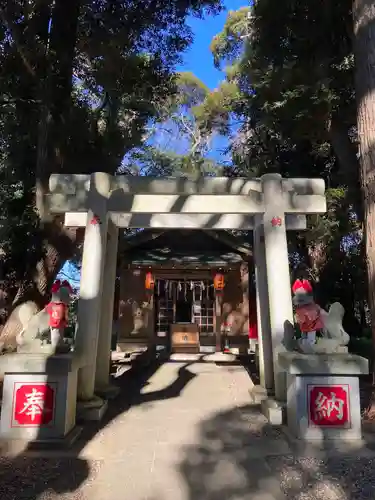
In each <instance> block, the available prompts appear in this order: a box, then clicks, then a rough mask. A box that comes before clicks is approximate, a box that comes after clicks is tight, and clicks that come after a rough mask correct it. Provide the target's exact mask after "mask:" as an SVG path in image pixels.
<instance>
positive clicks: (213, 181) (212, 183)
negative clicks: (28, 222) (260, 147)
mask: <svg viewBox="0 0 375 500" xmlns="http://www.w3.org/2000/svg"><path fill="white" fill-rule="evenodd" d="M275 186H276V188H275ZM49 187H50V195H49V196H48V202H49V209H50V212H51V213H65V212H86V211H87V210H88V209H89V208H90V207H89V205H90V197H91V196H92V195H93V193H95V194H96V195H101V196H103V197H104V198H106V206H107V210H108V211H109V212H126V213H133V214H137V213H138V214H141V213H155V212H157V213H186V214H202V213H211V214H215V213H216V214H235V213H238V214H261V213H264V212H265V211H266V209H267V206H269V205H270V204H272V205H274V206H275V202H276V198H277V199H278V205H279V209H280V211H282V212H284V213H294V214H312V213H324V212H325V211H326V198H325V183H324V180H323V179H299V178H298V179H285V178H282V177H281V176H280V175H279V174H266V175H264V176H262V177H261V178H254V179H247V178H227V177H204V178H199V179H197V180H189V179H185V178H181V177H178V178H172V177H167V178H157V177H141V176H128V175H119V176H111V175H108V174H105V173H102V172H97V173H94V174H92V175H91V176H90V175H77V174H72V175H64V174H53V175H51V177H50V182H49Z"/></svg>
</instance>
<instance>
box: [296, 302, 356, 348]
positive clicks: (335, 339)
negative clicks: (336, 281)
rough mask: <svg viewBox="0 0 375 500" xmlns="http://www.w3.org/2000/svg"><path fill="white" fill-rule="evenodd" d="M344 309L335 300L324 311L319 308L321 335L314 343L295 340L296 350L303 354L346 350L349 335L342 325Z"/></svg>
mask: <svg viewBox="0 0 375 500" xmlns="http://www.w3.org/2000/svg"><path fill="white" fill-rule="evenodd" d="M344 314H345V309H344V308H343V306H342V305H341V304H340V303H339V302H335V303H333V304H332V305H331V307H330V308H329V311H328V312H327V311H325V310H324V309H322V308H320V315H321V319H322V322H323V325H324V328H323V332H322V333H323V336H322V337H321V338H318V339H317V341H316V343H315V344H306V343H303V342H301V341H300V340H298V341H297V345H298V350H299V351H301V352H304V353H305V354H313V353H316V354H326V353H327V354H329V353H335V352H337V353H338V352H347V347H346V346H347V345H348V343H349V340H350V337H349V335H348V333H346V331H345V330H344V327H343V326H342V320H343V317H344Z"/></svg>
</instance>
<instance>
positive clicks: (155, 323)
mask: <svg viewBox="0 0 375 500" xmlns="http://www.w3.org/2000/svg"><path fill="white" fill-rule="evenodd" d="M120 246H121V247H122V248H121V251H120V255H119V271H118V276H119V278H120V285H119V287H120V290H119V300H118V308H119V321H118V329H117V330H118V331H117V349H118V350H120V351H124V350H125V351H127V350H131V349H134V348H137V347H146V346H150V345H151V346H157V347H158V348H159V349H160V348H165V349H166V350H167V351H169V352H186V353H189V352H191V353H192V352H194V353H199V352H203V353H209V352H215V350H216V351H220V350H222V349H223V347H224V342H225V339H224V333H226V334H227V344H228V347H230V349H231V351H232V352H233V353H235V354H238V353H242V352H244V353H245V352H247V348H248V327H249V323H248V319H249V289H250V290H252V289H253V287H251V286H250V287H249V276H253V260H252V250H251V244H250V237H249V236H247V235H246V236H242V235H238V236H237V235H236V236H233V235H232V234H231V233H230V232H229V231H225V230H220V231H215V230H204V229H203V230H201V229H197V230H192V229H170V230H168V229H167V230H155V229H144V230H143V231H140V232H136V233H135V234H133V235H131V236H128V237H127V238H126V239H125V240H124V241H123V244H120ZM249 269H250V273H249ZM252 281H253V278H250V283H252ZM251 298H253V307H255V292H254V293H253V294H251ZM116 302H117V301H116Z"/></svg>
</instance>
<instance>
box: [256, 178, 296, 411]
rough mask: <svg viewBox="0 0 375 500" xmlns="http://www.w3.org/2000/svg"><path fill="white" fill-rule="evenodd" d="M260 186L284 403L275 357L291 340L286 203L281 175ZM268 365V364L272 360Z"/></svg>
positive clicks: (278, 395)
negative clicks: (263, 207) (263, 206)
mask: <svg viewBox="0 0 375 500" xmlns="http://www.w3.org/2000/svg"><path fill="white" fill-rule="evenodd" d="M261 182H262V191H263V199H264V205H265V212H264V215H263V230H264V249H265V263H266V269H267V288H268V301H269V318H270V330H271V338H272V352H273V372H274V381H275V397H276V400H279V401H284V400H285V399H286V374H285V371H284V370H282V369H281V368H280V366H279V362H278V355H279V353H281V352H284V351H285V350H286V345H288V343H289V342H290V340H291V338H293V336H294V329H293V306H292V293H291V284H290V271H289V255H288V244H287V237H286V221H285V202H284V197H283V189H282V177H281V175H279V174H266V175H263V176H262V177H261ZM267 362H269V363H271V360H267Z"/></svg>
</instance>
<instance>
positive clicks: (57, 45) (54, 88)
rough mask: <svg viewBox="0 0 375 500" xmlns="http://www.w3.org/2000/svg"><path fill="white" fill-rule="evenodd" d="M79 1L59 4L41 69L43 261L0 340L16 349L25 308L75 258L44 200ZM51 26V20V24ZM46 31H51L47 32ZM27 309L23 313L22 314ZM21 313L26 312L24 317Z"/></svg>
mask: <svg viewBox="0 0 375 500" xmlns="http://www.w3.org/2000/svg"><path fill="white" fill-rule="evenodd" d="M80 5H81V0H72V1H70V2H66V0H55V2H54V8H53V12H52V23H51V32H50V36H49V39H48V37H47V41H46V53H45V61H44V64H41V65H40V68H39V70H40V74H38V75H37V76H38V78H39V79H40V94H41V100H42V102H43V105H42V110H41V118H40V123H39V133H38V154H37V164H36V200H35V202H36V208H37V210H38V212H39V215H40V217H41V219H42V222H43V223H44V224H43V227H42V232H43V250H44V252H43V258H42V259H41V260H40V261H39V262H38V264H37V266H36V269H35V271H34V273H33V275H32V276H27V277H26V276H25V282H24V283H23V284H22V286H21V287H20V288H19V290H18V292H17V295H16V298H15V300H14V302H13V310H12V312H11V314H10V316H9V318H8V321H7V323H6V324H5V326H4V328H3V330H2V332H1V335H0V346H2V347H3V348H6V349H12V348H14V347H15V343H16V337H17V335H18V334H19V333H20V330H21V328H22V324H21V321H20V316H19V313H20V311H21V308H22V305H23V304H25V303H27V304H28V306H27V307H28V310H29V311H30V314H31V313H35V312H37V311H38V310H40V309H41V308H43V307H44V305H45V304H46V302H47V301H48V298H49V290H50V285H51V284H52V282H53V280H54V279H55V277H56V274H57V273H58V271H59V270H60V268H61V266H62V264H63V263H64V262H65V261H66V260H67V259H69V258H71V257H72V256H73V255H74V251H75V248H76V239H75V232H67V231H66V230H65V229H64V227H63V225H62V223H61V221H60V222H56V220H54V221H48V222H45V221H46V215H47V213H46V208H45V195H46V193H47V192H48V180H49V176H50V175H51V174H52V173H53V172H61V171H63V169H64V167H65V168H67V167H66V166H65V165H64V152H65V150H66V139H67V134H68V127H69V114H70V108H71V94H72V81H73V62H74V53H75V46H76V38H77V27H78V17H79V11H80ZM47 21H48V22H49V20H48V19H47ZM46 29H47V28H46ZM23 310H24V308H23V309H22V311H23ZM22 314H23V313H22Z"/></svg>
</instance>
